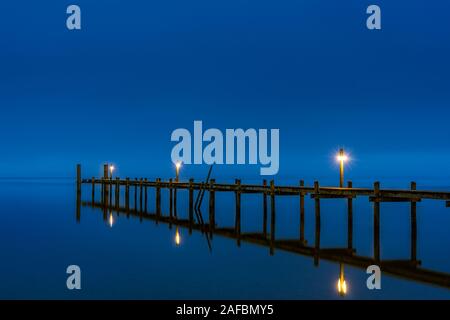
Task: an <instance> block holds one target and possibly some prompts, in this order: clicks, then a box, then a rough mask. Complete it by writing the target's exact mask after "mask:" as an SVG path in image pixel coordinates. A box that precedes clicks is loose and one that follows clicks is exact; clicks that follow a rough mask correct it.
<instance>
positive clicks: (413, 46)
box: [0, 0, 450, 179]
mask: <svg viewBox="0 0 450 320" xmlns="http://www.w3.org/2000/svg"><path fill="white" fill-rule="evenodd" d="M69 4H78V5H79V6H80V7H81V10H82V30H81V31H68V30H67V29H66V27H65V20H66V16H67V15H66V13H65V11H66V7H67V6H68V5H69ZM369 4H378V5H380V6H381V8H382V28H383V29H382V30H381V31H369V30H367V29H366V27H365V20H366V17H367V15H366V14H365V11H366V8H367V6H368V5H369ZM449 15H450V3H449V2H448V1H445V0H434V1H432V3H430V2H429V1H425V0H414V1H380V0H377V1H360V0H353V1H335V0H321V1H312V0H309V1H299V0H296V1H265V0H264V1H261V0H259V1H244V0H227V1H210V0H204V1H203V0H202V1H199V0H189V1H186V0H183V1H181V0H168V1H137V0H130V1H117V0H109V1H85V0H77V1H71V2H68V1H57V0H53V1H50V0H43V1H31V0H29V1H11V2H10V3H7V4H6V3H2V4H1V5H0V48H1V50H0V70H1V73H0V106H1V107H0V108H1V109H0V110H1V117H0V134H1V137H2V139H1V140H0V141H1V142H0V147H1V155H2V156H1V158H0V176H72V175H73V173H74V170H73V167H74V164H75V163H77V162H81V163H83V165H84V167H85V170H86V171H85V173H86V175H93V174H96V175H97V174H98V173H99V168H100V164H101V163H102V162H104V161H113V162H115V163H116V164H117V165H118V166H119V168H120V174H121V175H130V176H133V175H141V174H146V175H149V176H155V175H160V176H167V175H168V174H170V173H171V172H172V171H173V168H172V165H171V163H170V151H171V148H172V147H173V145H174V144H173V143H171V142H170V134H171V132H172V131H173V130H174V129H176V128H180V127H185V128H189V129H191V128H192V126H193V121H194V120H203V122H204V126H205V127H216V128H219V129H226V128H239V127H242V128H249V127H254V128H279V129H280V148H281V150H280V161H281V164H280V173H279V174H280V177H302V176H310V177H323V176H325V177H327V176H330V175H334V174H335V173H336V167H335V163H334V162H333V158H332V155H333V154H334V152H335V151H336V150H337V148H338V147H339V146H345V147H346V148H347V149H349V150H350V151H351V152H352V156H353V158H354V160H355V161H353V162H352V165H351V168H350V170H349V171H348V173H349V176H350V177H354V178H358V177H361V178H363V177H369V178H374V179H375V178H381V177H390V178H395V177H402V178H412V177H414V178H415V177H417V178H420V177H427V178H430V177H435V178H442V179H448V178H449V177H450V168H449V166H448V163H449V162H450V150H449V146H450V142H449V141H450V127H449V120H448V119H449V118H450V80H449V75H450V61H449V57H450V41H449V39H450V19H449ZM186 170H187V172H188V173H189V174H192V175H196V174H201V175H202V176H203V175H204V174H205V168H189V169H186ZM221 170H222V171H220V173H221V174H224V175H225V176H227V175H229V176H233V175H246V176H253V177H258V173H259V168H258V167H250V168H248V167H247V168H236V167H232V168H223V169H221ZM244 170H245V171H244Z"/></svg>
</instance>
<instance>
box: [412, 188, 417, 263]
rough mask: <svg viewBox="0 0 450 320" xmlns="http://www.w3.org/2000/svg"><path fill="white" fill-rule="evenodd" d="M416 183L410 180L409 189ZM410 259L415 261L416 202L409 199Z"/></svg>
mask: <svg viewBox="0 0 450 320" xmlns="http://www.w3.org/2000/svg"><path fill="white" fill-rule="evenodd" d="M416 189H417V184H416V183H415V182H411V190H416ZM411 261H417V203H416V201H411Z"/></svg>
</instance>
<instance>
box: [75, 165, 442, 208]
mask: <svg viewBox="0 0 450 320" xmlns="http://www.w3.org/2000/svg"><path fill="white" fill-rule="evenodd" d="M107 168H108V167H107V165H105V169H106V172H108V171H107ZM92 180H93V179H83V180H81V181H82V183H92ZM103 181H104V180H102V179H95V180H94V183H96V184H97V183H98V184H101V183H102V182H103ZM119 183H120V185H126V181H125V180H121V181H120V182H119ZM136 184H137V185H138V186H140V185H139V181H138V180H136V181H134V182H131V183H130V185H132V186H134V185H136ZM143 185H144V186H148V187H157V186H159V187H160V188H163V189H169V188H176V189H190V188H192V189H194V190H200V189H201V188H202V183H193V184H190V183H187V182H180V183H177V184H176V186H175V187H174V186H173V185H172V184H171V183H170V182H167V181H165V182H164V181H161V182H159V183H158V182H157V181H147V182H144V183H143ZM213 190H214V191H221V192H236V191H237V190H238V186H236V185H235V184H219V183H216V184H215V185H214V189H213ZM108 191H109V190H108ZM239 191H240V193H265V192H266V193H269V192H274V194H275V195H279V196H280V195H283V196H290V195H297V196H298V195H299V194H300V193H302V194H305V195H306V194H311V193H314V188H313V187H305V186H277V187H275V188H274V190H273V191H271V189H270V186H267V185H266V186H264V185H251V184H241V185H240V186H239ZM319 194H320V197H322V198H346V197H357V196H369V197H374V196H375V190H374V189H365V188H337V187H320V190H319ZM378 195H379V197H382V198H386V199H389V198H396V199H398V198H404V199H405V201H406V200H408V201H417V199H435V200H446V201H449V202H450V192H442V191H426V190H392V189H385V190H379V191H378Z"/></svg>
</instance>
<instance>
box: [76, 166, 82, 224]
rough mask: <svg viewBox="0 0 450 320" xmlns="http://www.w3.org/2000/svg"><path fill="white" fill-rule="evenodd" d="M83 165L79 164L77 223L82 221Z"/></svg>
mask: <svg viewBox="0 0 450 320" xmlns="http://www.w3.org/2000/svg"><path fill="white" fill-rule="evenodd" d="M81 182H82V180H81V165H80V164H77V204H76V221H77V223H79V222H80V220H81Z"/></svg>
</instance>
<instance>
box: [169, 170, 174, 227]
mask: <svg viewBox="0 0 450 320" xmlns="http://www.w3.org/2000/svg"><path fill="white" fill-rule="evenodd" d="M169 217H170V219H172V218H173V189H172V178H170V179H169Z"/></svg>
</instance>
